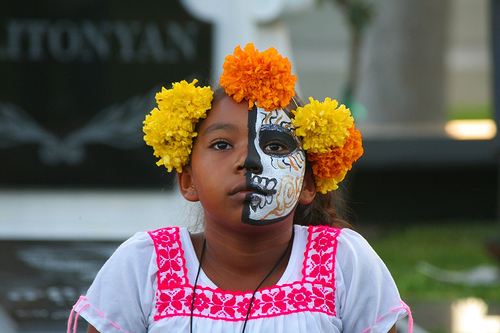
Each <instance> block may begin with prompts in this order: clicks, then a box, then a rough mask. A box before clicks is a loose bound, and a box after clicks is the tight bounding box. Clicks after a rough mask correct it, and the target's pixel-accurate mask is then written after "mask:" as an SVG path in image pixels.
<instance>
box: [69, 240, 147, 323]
mask: <svg viewBox="0 0 500 333" xmlns="http://www.w3.org/2000/svg"><path fill="white" fill-rule="evenodd" d="M156 272H157V265H156V253H155V250H154V245H153V241H152V240H151V238H150V236H149V235H148V234H147V233H137V234H135V235H134V236H133V237H132V238H130V239H128V240H127V241H125V242H124V243H123V244H121V245H120V246H119V247H118V249H117V250H116V251H115V252H114V253H113V255H112V256H111V257H110V258H109V259H108V261H107V262H106V263H105V264H104V266H103V267H102V268H101V270H100V271H99V273H98V274H97V276H96V278H95V280H94V282H93V283H92V285H91V286H90V288H89V290H88V292H87V294H86V295H85V296H82V297H81V298H80V301H79V302H78V303H77V304H76V305H75V307H74V311H75V312H76V313H77V314H78V315H79V316H82V317H83V318H85V320H86V321H87V322H88V323H89V324H91V325H92V326H94V327H95V328H96V329H97V330H98V331H99V332H103V333H104V332H106V333H107V332H121V333H123V332H134V333H140V332H147V326H148V321H149V317H150V316H151V311H152V307H153V302H154V288H155V283H156Z"/></svg>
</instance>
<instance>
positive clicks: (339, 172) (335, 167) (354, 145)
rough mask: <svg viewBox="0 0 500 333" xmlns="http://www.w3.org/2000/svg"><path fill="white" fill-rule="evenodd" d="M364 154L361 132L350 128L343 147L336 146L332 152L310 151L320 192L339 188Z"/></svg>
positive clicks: (309, 155) (308, 155)
mask: <svg viewBox="0 0 500 333" xmlns="http://www.w3.org/2000/svg"><path fill="white" fill-rule="evenodd" d="M361 155H363V146H362V140H361V133H360V131H359V130H357V129H355V128H354V125H353V126H352V127H350V128H349V136H348V137H347V140H346V142H345V144H344V146H343V147H335V148H333V149H332V150H331V151H330V152H326V153H323V154H315V153H311V152H309V153H308V154H307V158H308V160H309V161H310V162H311V164H312V169H313V174H314V176H315V179H316V185H317V187H318V192H322V193H326V192H328V191H331V190H335V189H337V188H338V183H340V182H341V181H342V180H343V179H344V177H345V175H346V173H347V171H348V170H351V168H352V164H353V163H354V162H355V161H356V160H357V159H358V158H360V157H361Z"/></svg>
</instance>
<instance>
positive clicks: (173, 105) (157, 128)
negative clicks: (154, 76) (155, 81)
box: [143, 79, 213, 172]
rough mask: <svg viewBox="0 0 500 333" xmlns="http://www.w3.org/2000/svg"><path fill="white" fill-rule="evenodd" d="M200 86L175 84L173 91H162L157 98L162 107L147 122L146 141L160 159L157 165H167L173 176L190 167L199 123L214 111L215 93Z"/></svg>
mask: <svg viewBox="0 0 500 333" xmlns="http://www.w3.org/2000/svg"><path fill="white" fill-rule="evenodd" d="M197 82H198V80H196V79H194V80H193V82H191V83H187V82H186V81H184V80H183V81H181V82H175V83H173V84H172V89H165V88H162V90H161V91H160V92H159V93H157V94H156V102H157V104H158V107H157V108H154V109H153V110H152V111H151V113H150V114H149V115H147V116H146V119H145V120H144V122H143V124H144V127H143V131H144V134H145V135H144V141H146V144H147V145H149V146H151V147H153V149H154V155H155V156H156V157H159V158H160V160H159V161H157V162H156V164H157V165H158V166H160V165H164V166H165V167H166V168H167V169H168V171H169V172H170V171H172V169H176V170H177V172H182V167H183V166H184V165H186V164H188V163H189V156H190V154H191V149H192V147H193V138H194V137H196V136H197V133H196V132H195V131H194V129H195V126H196V123H198V121H199V119H200V118H205V117H206V112H207V110H209V109H210V108H211V102H212V98H213V92H212V91H211V89H210V87H195V83H197Z"/></svg>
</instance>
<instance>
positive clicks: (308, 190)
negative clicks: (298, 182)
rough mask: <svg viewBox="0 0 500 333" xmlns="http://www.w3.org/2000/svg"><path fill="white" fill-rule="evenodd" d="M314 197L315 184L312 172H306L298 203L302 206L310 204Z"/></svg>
mask: <svg viewBox="0 0 500 333" xmlns="http://www.w3.org/2000/svg"><path fill="white" fill-rule="evenodd" d="M314 197H316V182H315V181H314V176H313V173H312V171H310V170H306V174H305V175H304V184H303V186H302V192H301V193H300V197H299V203H300V204H304V205H307V204H310V203H311V201H313V200H314Z"/></svg>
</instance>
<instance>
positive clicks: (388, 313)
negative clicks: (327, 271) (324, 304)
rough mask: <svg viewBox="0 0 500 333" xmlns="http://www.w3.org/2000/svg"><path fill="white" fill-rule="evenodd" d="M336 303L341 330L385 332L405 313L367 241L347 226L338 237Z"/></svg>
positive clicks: (381, 263)
mask: <svg viewBox="0 0 500 333" xmlns="http://www.w3.org/2000/svg"><path fill="white" fill-rule="evenodd" d="M336 257H337V258H336V265H335V276H336V281H335V284H336V290H337V297H338V298H337V300H338V302H339V304H338V305H337V308H338V312H339V317H340V319H341V320H342V325H343V328H342V331H343V332H366V333H387V331H388V330H389V329H390V328H391V327H392V326H393V325H394V324H395V323H396V322H397V321H398V320H399V319H400V318H403V317H405V316H406V314H407V310H409V309H408V307H407V306H406V305H405V304H404V303H403V302H402V301H401V298H400V296H399V292H398V289H397V287H396V284H395V283H394V280H393V278H392V276H391V274H390V273H389V270H388V269H387V267H386V266H385V264H384V263H383V262H382V260H381V259H380V257H379V256H378V255H377V254H376V253H375V251H374V250H373V249H372V247H371V246H370V245H369V244H368V242H367V241H366V240H365V239H364V238H363V237H362V236H361V235H359V234H358V233H356V232H354V231H352V230H350V229H342V232H341V234H340V236H339V237H338V244H337V255H336Z"/></svg>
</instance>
